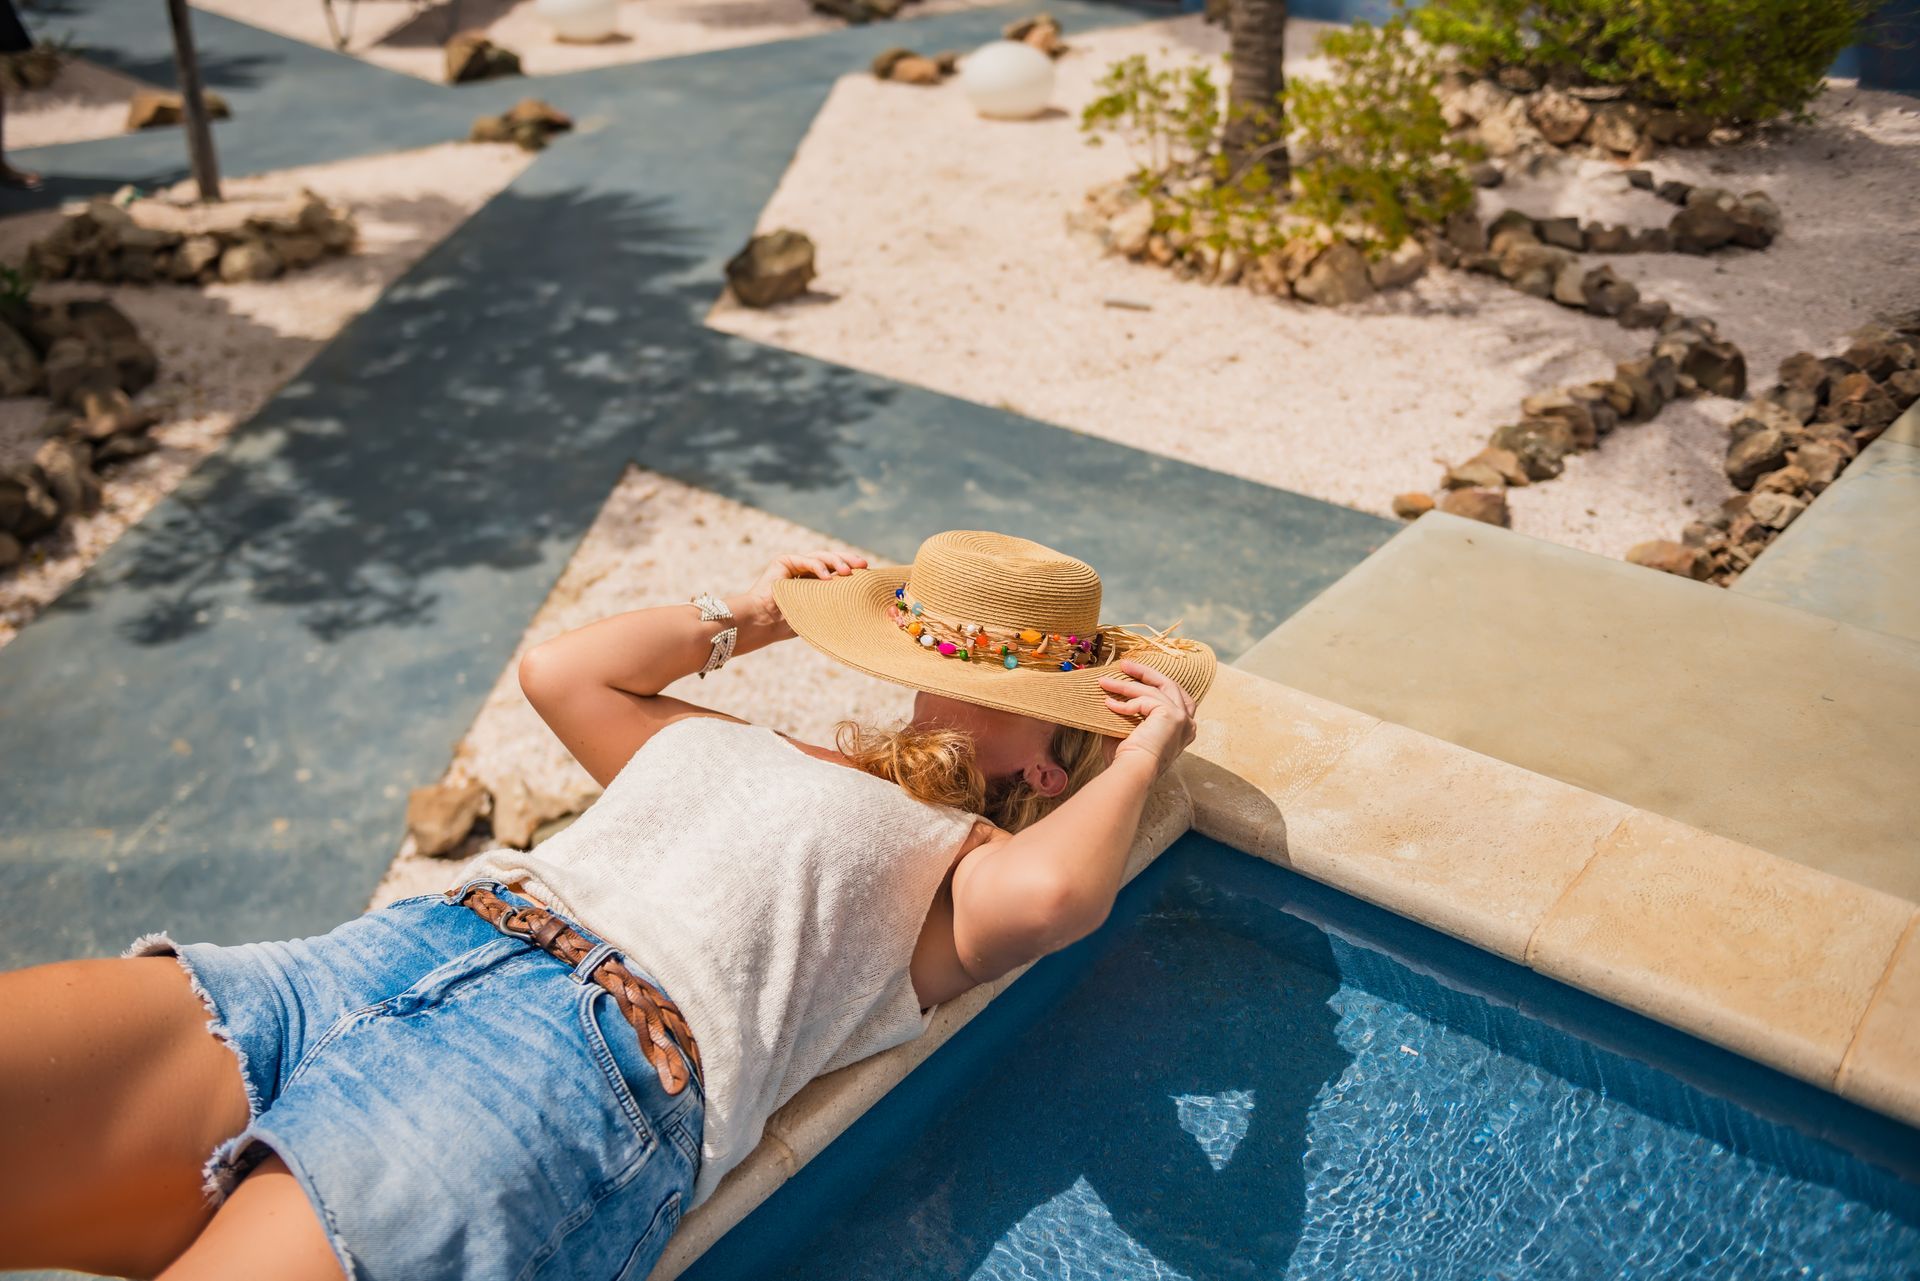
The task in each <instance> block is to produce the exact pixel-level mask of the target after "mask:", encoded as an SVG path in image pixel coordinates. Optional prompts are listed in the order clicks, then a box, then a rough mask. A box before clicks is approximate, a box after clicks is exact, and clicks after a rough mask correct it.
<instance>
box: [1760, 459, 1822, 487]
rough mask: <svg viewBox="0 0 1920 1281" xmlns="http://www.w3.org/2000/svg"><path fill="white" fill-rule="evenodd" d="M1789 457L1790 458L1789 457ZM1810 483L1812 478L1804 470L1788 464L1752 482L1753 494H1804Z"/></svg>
mask: <svg viewBox="0 0 1920 1281" xmlns="http://www.w3.org/2000/svg"><path fill="white" fill-rule="evenodd" d="M1789 457H1791V455H1789ZM1812 483H1813V478H1812V477H1811V476H1809V475H1808V474H1807V470H1806V468H1804V467H1800V466H1796V465H1795V464H1793V463H1788V464H1787V465H1786V466H1785V467H1781V468H1778V469H1776V470H1774V471H1770V472H1768V473H1767V474H1766V475H1764V476H1762V477H1761V478H1760V479H1759V480H1756V481H1754V482H1753V492H1754V493H1756V494H1769V493H1777V494H1799V493H1804V492H1806V489H1807V486H1808V485H1810V484H1812Z"/></svg>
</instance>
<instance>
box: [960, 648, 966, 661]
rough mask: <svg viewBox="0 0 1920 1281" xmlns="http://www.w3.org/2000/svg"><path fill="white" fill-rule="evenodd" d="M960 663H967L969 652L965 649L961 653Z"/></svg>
mask: <svg viewBox="0 0 1920 1281" xmlns="http://www.w3.org/2000/svg"><path fill="white" fill-rule="evenodd" d="M960 661H961V662H963V663H964V662H966V661H967V651H966V650H964V649H963V650H961V651H960Z"/></svg>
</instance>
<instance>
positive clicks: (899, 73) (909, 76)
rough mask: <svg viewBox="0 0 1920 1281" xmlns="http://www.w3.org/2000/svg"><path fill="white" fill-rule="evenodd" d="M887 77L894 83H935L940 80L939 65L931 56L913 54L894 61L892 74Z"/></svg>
mask: <svg viewBox="0 0 1920 1281" xmlns="http://www.w3.org/2000/svg"><path fill="white" fill-rule="evenodd" d="M887 78H888V79H889V80H891V81H893V82H894V83H895V84H903V85H937V84H939V83H940V80H941V76H940V66H939V64H938V63H936V62H934V60H933V59H932V58H922V57H920V56H919V55H917V54H913V55H909V56H907V57H905V58H902V59H900V61H898V62H896V63H894V64H893V74H892V75H890V76H888V77H887Z"/></svg>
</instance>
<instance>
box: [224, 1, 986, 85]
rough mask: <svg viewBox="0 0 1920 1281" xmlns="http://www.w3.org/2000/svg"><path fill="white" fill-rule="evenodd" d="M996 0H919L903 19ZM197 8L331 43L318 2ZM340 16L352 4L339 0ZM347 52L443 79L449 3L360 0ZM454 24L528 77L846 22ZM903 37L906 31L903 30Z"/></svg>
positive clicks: (797, 9)
mask: <svg viewBox="0 0 1920 1281" xmlns="http://www.w3.org/2000/svg"><path fill="white" fill-rule="evenodd" d="M995 2H996V0H917V3H914V4H912V5H910V6H909V7H908V8H907V9H906V10H905V11H904V12H903V14H902V19H903V20H910V19H912V18H916V17H925V16H929V15H932V14H936V13H951V12H953V11H954V10H957V9H968V8H974V7H977V6H980V5H984V4H990V3H995ZM200 7H201V8H204V9H211V10H213V11H214V12H215V13H221V14H225V15H226V16H227V17H230V18H237V19H239V20H240V21H241V22H247V23H251V24H253V25H254V26H257V27H265V28H266V29H267V30H269V31H277V32H279V33H280V34H281V35H284V36H290V37H292V38H293V39H295V40H304V41H306V42H307V43H309V44H316V45H319V46H321V47H322V48H329V49H330V48H332V47H333V38H332V36H331V35H330V34H329V32H328V30H327V25H326V18H325V13H324V11H323V10H322V8H321V5H320V0H201V3H200ZM337 7H338V9H339V10H340V11H341V12H342V13H343V14H344V13H345V12H346V11H347V9H348V8H349V5H348V4H346V3H345V0H342V3H341V4H339V5H338V6H337ZM351 8H353V9H354V10H356V11H357V12H356V15H355V17H354V20H353V26H352V28H351V31H350V34H349V36H348V40H347V52H349V53H352V54H355V55H356V56H358V57H362V58H365V59H366V60H367V61H368V62H372V63H376V64H378V65H380V66H383V67H389V68H391V69H392V70H394V71H401V72H405V73H406V74H408V75H413V76H419V77H421V78H422V79H426V80H441V79H444V78H445V76H446V67H445V60H444V58H443V57H442V55H441V46H442V45H443V44H444V43H445V42H446V39H447V36H448V35H449V34H450V31H451V29H450V27H449V25H448V21H449V20H448V12H449V10H448V5H447V4H446V3H445V2H444V0H443V2H442V3H439V4H427V5H417V4H414V3H412V2H411V0H358V3H356V4H353V5H352V6H351ZM459 14H460V29H463V30H484V31H485V32H486V33H487V35H488V36H489V37H490V38H491V39H492V40H493V41H494V43H496V44H499V45H501V46H503V47H504V48H508V49H511V50H513V51H514V52H515V53H517V54H519V55H520V65H521V67H522V69H523V70H524V71H525V72H526V73H527V74H528V75H530V76H544V75H553V74H555V73H557V72H563V71H579V70H581V69H582V68H585V67H604V66H611V65H613V64H616V63H623V62H645V61H648V60H650V59H653V58H671V57H675V56H677V55H679V54H685V53H702V52H704V51H706V50H709V49H730V48H733V47H734V46H736V45H746V44H761V43H764V42H766V41H770V40H791V39H793V38H794V37H796V36H810V35H816V34H818V33H820V32H822V31H834V30H837V29H839V28H840V27H843V26H845V25H846V24H845V23H844V22H842V21H840V20H839V19H837V18H830V17H827V16H826V15H824V14H820V13H815V12H814V11H813V9H812V7H811V6H809V5H808V3H807V0H623V2H622V3H621V5H620V19H619V27H618V31H617V34H616V36H615V38H613V39H611V40H607V41H602V42H600V43H597V44H569V43H565V42H562V41H558V40H555V39H554V38H553V37H552V35H551V34H549V32H548V29H547V26H546V24H545V23H543V22H542V21H541V20H540V19H539V17H538V16H537V15H536V14H535V12H534V6H533V3H532V0H521V2H520V3H507V2H503V0H459ZM901 39H902V40H903V41H907V40H910V39H911V37H909V36H905V35H903V36H902V37H901Z"/></svg>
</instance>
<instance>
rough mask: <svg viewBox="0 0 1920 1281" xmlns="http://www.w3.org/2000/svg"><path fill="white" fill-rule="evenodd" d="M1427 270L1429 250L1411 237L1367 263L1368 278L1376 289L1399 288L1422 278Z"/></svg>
mask: <svg viewBox="0 0 1920 1281" xmlns="http://www.w3.org/2000/svg"><path fill="white" fill-rule="evenodd" d="M1426 270H1427V251H1426V248H1425V247H1424V246H1423V245H1421V243H1420V242H1419V241H1417V240H1414V239H1412V238H1411V237H1409V238H1408V239H1406V240H1403V241H1401V242H1400V244H1399V246H1398V247H1397V248H1395V249H1393V250H1391V251H1389V252H1388V253H1387V254H1386V255H1384V256H1383V257H1380V258H1378V259H1375V260H1374V261H1373V262H1371V263H1368V264H1367V280H1368V282H1369V283H1371V284H1372V285H1373V287H1374V288H1375V289H1398V288H1400V287H1401V286H1402V285H1410V284H1412V283H1413V282H1414V281H1416V280H1418V279H1420V277H1421V276H1422V275H1423V274H1425V272H1426Z"/></svg>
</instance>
